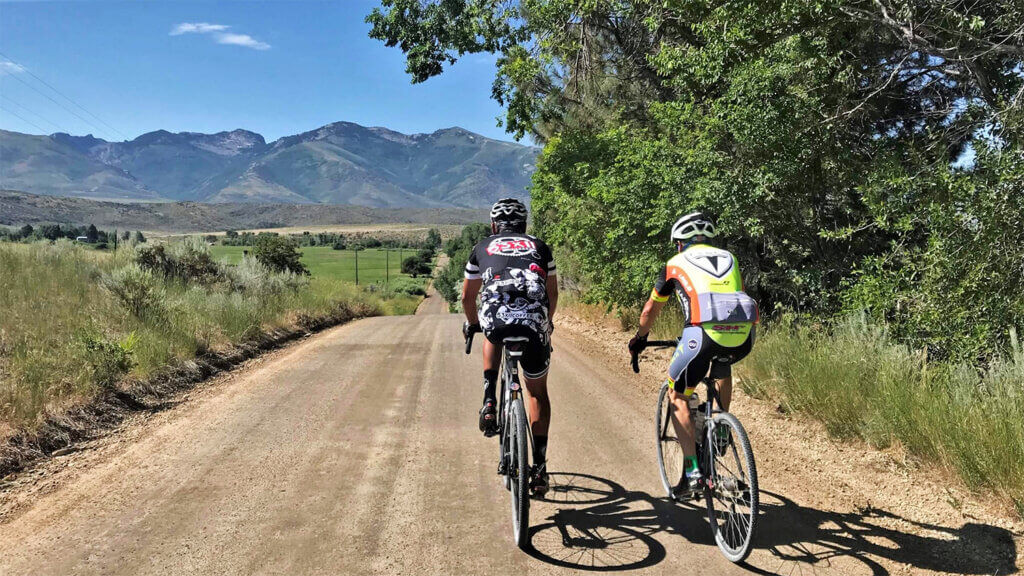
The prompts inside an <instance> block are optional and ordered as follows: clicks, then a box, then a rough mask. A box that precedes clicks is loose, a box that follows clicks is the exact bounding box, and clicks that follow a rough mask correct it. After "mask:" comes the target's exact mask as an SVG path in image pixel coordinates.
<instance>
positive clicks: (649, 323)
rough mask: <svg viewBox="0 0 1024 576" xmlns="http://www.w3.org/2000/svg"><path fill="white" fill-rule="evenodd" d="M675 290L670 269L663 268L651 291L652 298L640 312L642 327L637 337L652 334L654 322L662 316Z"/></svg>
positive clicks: (637, 332)
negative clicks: (663, 309) (662, 310)
mask: <svg viewBox="0 0 1024 576" xmlns="http://www.w3.org/2000/svg"><path fill="white" fill-rule="evenodd" d="M674 290H675V284H673V282H672V281H671V280H670V279H669V278H668V268H662V269H661V273H660V274H659V275H658V281H657V282H655V283H654V289H653V290H651V296H650V298H648V299H647V303H646V304H644V309H643V311H642V312H640V327H639V328H637V331H636V335H637V336H639V337H641V338H643V337H644V336H647V335H648V334H650V332H651V328H653V327H654V321H655V320H657V319H658V314H661V309H662V308H664V307H665V303H666V302H668V299H669V297H670V296H672V292H673V291H674Z"/></svg>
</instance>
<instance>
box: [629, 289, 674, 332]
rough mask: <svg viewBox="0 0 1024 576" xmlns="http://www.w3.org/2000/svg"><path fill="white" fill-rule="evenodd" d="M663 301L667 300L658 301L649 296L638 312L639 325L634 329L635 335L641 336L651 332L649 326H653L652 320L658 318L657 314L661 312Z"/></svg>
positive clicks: (663, 305)
mask: <svg viewBox="0 0 1024 576" xmlns="http://www.w3.org/2000/svg"><path fill="white" fill-rule="evenodd" d="M665 302H668V300H663V301H660V302H659V301H658V300H655V299H653V298H649V299H648V300H647V303H646V304H644V309H643V311H642V312H640V327H639V328H637V330H636V335H637V336H640V337H641V338H643V337H644V336H647V335H648V334H650V333H651V328H653V327H654V321H655V320H657V319H658V314H661V309H662V308H664V307H665Z"/></svg>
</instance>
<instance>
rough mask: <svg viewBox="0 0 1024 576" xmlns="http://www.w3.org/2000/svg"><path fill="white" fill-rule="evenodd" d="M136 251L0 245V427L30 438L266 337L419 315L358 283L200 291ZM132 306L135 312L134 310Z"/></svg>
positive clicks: (236, 281)
mask: <svg viewBox="0 0 1024 576" xmlns="http://www.w3.org/2000/svg"><path fill="white" fill-rule="evenodd" d="M132 258H133V251H132V249H131V248H130V247H125V248H124V249H122V250H119V251H118V252H117V253H109V252H97V251H94V250H86V249H83V248H81V247H78V246H75V245H72V244H71V243H68V242H58V243H56V244H54V245H50V244H47V243H37V244H31V245H23V244H12V243H3V244H0V270H2V271H3V273H2V274H0V427H5V428H7V429H8V430H11V429H16V428H24V427H31V426H33V425H34V424H35V423H38V422H39V421H40V419H41V417H42V416H43V414H44V412H45V411H47V410H51V409H55V408H59V407H60V406H62V405H64V404H66V403H68V402H71V401H77V400H80V399H82V398H85V397H88V396H89V395H91V394H94V393H96V392H97V391H99V390H102V389H103V388H104V387H107V386H111V385H114V384H115V383H116V382H117V381H118V380H119V379H121V378H123V377H125V376H129V377H138V378H145V377H147V376H149V375H151V374H153V373H154V372H155V371H157V370H160V369H162V368H164V367H166V366H168V365H172V364H175V363H177V362H180V361H182V360H185V359H189V358H193V357H195V356H196V355H199V354H202V353H204V352H206V351H208V350H213V349H220V348H224V347H227V346H229V345H232V344H234V343H238V342H243V341H248V340H251V339H254V338H256V337H258V336H259V335H260V334H262V333H263V332H264V331H267V330H271V329H278V328H287V327H294V326H296V325H306V324H312V323H315V322H317V321H318V320H320V319H324V318H330V317H332V316H338V317H342V316H345V317H352V316H367V315H375V314H383V313H411V312H412V311H414V310H415V307H416V304H417V303H418V301H419V299H418V298H414V297H396V298H393V299H390V300H387V301H385V300H383V299H381V298H380V297H379V296H378V295H374V294H369V293H367V292H366V291H363V290H361V289H359V288H357V287H355V286H352V285H351V284H349V283H345V282H340V281H335V280H324V279H313V280H310V281H308V282H306V281H304V280H303V281H301V282H295V281H294V279H288V278H277V277H276V276H274V275H273V274H272V273H269V272H267V271H266V270H265V269H260V267H258V266H250V267H248V268H247V269H243V268H245V267H240V268H239V269H238V270H237V271H234V272H233V273H232V281H231V282H221V283H219V284H217V285H211V286H199V285H194V284H184V283H182V282H179V281H173V280H166V279H164V278H162V277H161V278H158V277H154V276H152V275H151V274H148V273H146V272H145V271H142V270H140V269H138V267H137V266H134V265H133V264H132V263H131V261H132ZM128 303H130V305H126V304H128Z"/></svg>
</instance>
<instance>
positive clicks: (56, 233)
mask: <svg viewBox="0 0 1024 576" xmlns="http://www.w3.org/2000/svg"><path fill="white" fill-rule="evenodd" d="M39 235H40V236H42V237H43V238H46V239H47V240H56V239H58V238H63V237H64V231H63V230H61V228H60V224H43V225H42V226H40V227H39Z"/></svg>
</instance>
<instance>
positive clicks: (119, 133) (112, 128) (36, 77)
mask: <svg viewBox="0 0 1024 576" xmlns="http://www.w3.org/2000/svg"><path fill="white" fill-rule="evenodd" d="M0 56H3V57H4V58H6V59H7V60H8V61H9V62H11V63H13V64H14V65H15V66H18V67H19V68H21V69H22V71H24V72H25V73H26V74H28V75H29V76H31V77H33V78H35V79H36V80H38V81H39V82H41V83H42V84H43V86H46V87H47V88H49V89H50V90H53V91H54V92H56V93H57V94H59V95H60V96H61V97H63V98H64V99H65V100H67V101H68V102H71V103H72V104H74V105H75V106H77V107H78V108H80V109H81V110H82V111H83V112H85V113H86V114H88V115H89V116H92V117H93V118H95V119H96V120H98V121H99V122H100V123H101V124H103V125H104V126H106V127H107V128H109V129H110V130H112V131H113V132H114V133H115V134H117V135H119V136H121V138H124V139H125V140H128V139H129V138H128V136H126V135H125V134H124V133H123V132H121V131H120V130H118V129H117V128H114V127H113V126H111V125H110V124H107V122H106V121H105V120H103V118H100V117H99V116H97V115H95V114H93V113H92V112H90V111H89V110H87V109H86V108H85V106H82V105H81V104H79V103H78V102H75V101H74V100H72V99H71V98H70V97H69V96H67V95H66V94H64V93H63V92H61V91H60V90H57V89H56V88H54V87H53V86H52V85H50V83H49V82H47V81H46V80H43V79H42V78H40V77H39V76H36V75H35V74H33V73H32V71H31V70H29V69H28V68H26V67H25V66H22V65H21V64H19V63H17V62H15V61H14V59H13V58H11V57H10V56H8V55H7V54H4V53H3V52H0Z"/></svg>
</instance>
